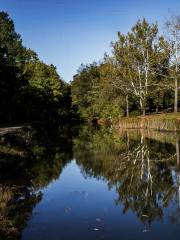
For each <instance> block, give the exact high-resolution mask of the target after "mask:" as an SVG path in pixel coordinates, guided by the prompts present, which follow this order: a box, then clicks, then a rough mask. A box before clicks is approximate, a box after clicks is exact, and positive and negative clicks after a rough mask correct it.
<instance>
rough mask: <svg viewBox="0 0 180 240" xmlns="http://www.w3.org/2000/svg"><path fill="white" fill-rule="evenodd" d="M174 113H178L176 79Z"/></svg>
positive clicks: (176, 82)
mask: <svg viewBox="0 0 180 240" xmlns="http://www.w3.org/2000/svg"><path fill="white" fill-rule="evenodd" d="M174 87H175V88H174V112H175V113H177V112H178V78H177V77H176V78H175V86H174Z"/></svg>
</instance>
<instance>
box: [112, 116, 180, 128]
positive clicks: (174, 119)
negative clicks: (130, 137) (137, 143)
mask: <svg viewBox="0 0 180 240" xmlns="http://www.w3.org/2000/svg"><path fill="white" fill-rule="evenodd" d="M115 127H116V128H119V129H153V130H158V131H173V132H176V131H180V113H163V114H156V115H147V116H139V117H129V118H121V119H119V120H118V121H117V122H116V123H115Z"/></svg>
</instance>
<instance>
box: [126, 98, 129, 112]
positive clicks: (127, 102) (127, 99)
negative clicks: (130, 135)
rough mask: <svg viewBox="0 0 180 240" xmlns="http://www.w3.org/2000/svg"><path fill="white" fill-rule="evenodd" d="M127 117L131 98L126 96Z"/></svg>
mask: <svg viewBox="0 0 180 240" xmlns="http://www.w3.org/2000/svg"><path fill="white" fill-rule="evenodd" d="M126 117H129V96H128V95H126Z"/></svg>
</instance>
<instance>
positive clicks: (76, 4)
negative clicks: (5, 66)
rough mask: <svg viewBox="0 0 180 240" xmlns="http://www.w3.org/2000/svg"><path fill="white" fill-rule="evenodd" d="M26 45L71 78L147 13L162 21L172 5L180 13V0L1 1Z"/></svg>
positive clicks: (151, 17)
mask: <svg viewBox="0 0 180 240" xmlns="http://www.w3.org/2000/svg"><path fill="white" fill-rule="evenodd" d="M0 9H1V10H3V11H7V12H8V13H9V14H10V16H11V17H12V18H13V20H14V22H15V25H16V31H17V32H18V33H20V34H21V36H22V38H23V41H24V44H25V45H26V46H27V47H30V48H32V49H33V50H35V51H36V52H37V53H38V54H39V57H40V58H41V59H42V60H43V61H44V62H46V63H49V64H50V63H52V64H54V65H56V66H57V68H58V72H59V73H60V75H61V76H62V77H63V79H64V80H66V81H70V80H71V79H72V76H73V75H74V74H76V70H77V69H78V67H79V66H80V64H81V63H90V62H92V61H94V60H99V59H101V58H102V57H103V55H104V52H105V51H106V52H110V42H111V41H112V40H115V39H116V32H117V31H121V32H127V31H128V30H129V29H130V28H131V27H132V25H134V24H135V22H136V21H137V20H138V19H139V18H142V17H146V18H147V19H148V20H149V21H151V22H152V21H156V20H157V21H159V22H160V24H162V22H163V21H164V19H165V17H167V16H168V9H170V10H171V11H172V12H175V13H178V11H179V14H180V0H0Z"/></svg>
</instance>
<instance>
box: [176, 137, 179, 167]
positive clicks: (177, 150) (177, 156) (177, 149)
mask: <svg viewBox="0 0 180 240" xmlns="http://www.w3.org/2000/svg"><path fill="white" fill-rule="evenodd" d="M176 158H177V166H178V169H179V167H180V149H179V138H178V137H177V140H176Z"/></svg>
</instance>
